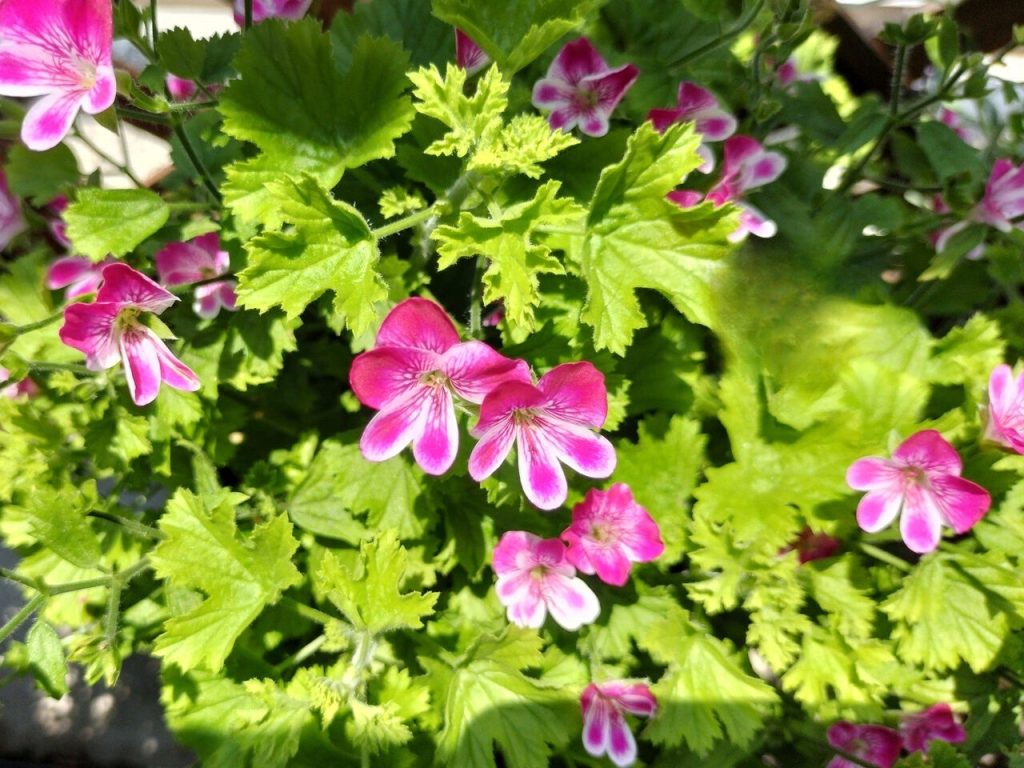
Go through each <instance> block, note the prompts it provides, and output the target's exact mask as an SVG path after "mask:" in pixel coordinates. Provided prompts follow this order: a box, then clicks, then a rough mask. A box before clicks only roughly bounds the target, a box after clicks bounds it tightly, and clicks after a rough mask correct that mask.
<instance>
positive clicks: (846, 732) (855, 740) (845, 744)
mask: <svg viewBox="0 0 1024 768" xmlns="http://www.w3.org/2000/svg"><path fill="white" fill-rule="evenodd" d="M828 743H829V744H831V745H832V746H833V747H835V748H836V749H841V750H843V752H846V753H848V754H851V755H854V756H855V757H857V758H859V759H860V760H862V761H864V762H865V763H870V764H871V765H875V766H877V767H878V768H892V765H893V763H895V762H896V761H897V760H898V759H899V756H900V750H901V749H902V747H903V740H902V739H901V738H900V735H899V733H897V732H896V731H894V730H893V729H892V728H886V727H885V726H883V725H855V724H853V723H849V722H847V721H845V720H840V721H839V722H838V723H834V724H833V725H831V726H830V727H829V729H828ZM826 768H860V765H858V764H857V763H855V762H853V761H852V760H847V759H846V758H845V757H842V756H841V755H836V756H835V757H833V758H832V760H831V761H829V764H828V765H827V766H826Z"/></svg>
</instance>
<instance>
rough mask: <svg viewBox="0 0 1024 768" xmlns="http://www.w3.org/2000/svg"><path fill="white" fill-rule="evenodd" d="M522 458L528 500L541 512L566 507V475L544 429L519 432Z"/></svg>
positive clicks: (521, 475) (522, 480) (524, 428)
mask: <svg viewBox="0 0 1024 768" xmlns="http://www.w3.org/2000/svg"><path fill="white" fill-rule="evenodd" d="M518 456H519V481H520V483H522V486H523V491H524V493H526V498H528V499H529V500H530V501H531V502H533V504H534V505H536V506H537V507H540V508H541V509H555V508H556V507H560V506H561V505H562V504H564V503H565V498H566V496H567V495H568V493H569V489H568V486H567V484H566V482H565V473H564V472H563V471H562V465H561V464H559V463H558V458H557V453H556V451H555V449H554V446H552V445H551V444H549V443H548V441H547V440H546V436H545V434H544V433H543V431H542V430H541V429H539V428H537V427H535V426H534V425H524V426H522V427H521V428H520V429H519V453H518ZM471 461H472V459H471ZM470 474H472V470H471V471H470Z"/></svg>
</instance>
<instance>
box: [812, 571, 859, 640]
mask: <svg viewBox="0 0 1024 768" xmlns="http://www.w3.org/2000/svg"><path fill="white" fill-rule="evenodd" d="M801 572H802V573H804V574H806V575H807V578H808V580H809V581H810V592H811V597H813V598H814V600H815V602H817V603H818V605H820V606H821V607H822V609H823V610H825V611H827V612H828V613H829V614H830V619H831V621H832V622H833V623H834V626H835V628H836V629H837V630H838V631H839V634H840V635H841V636H843V637H869V636H870V635H871V632H872V629H873V627H874V622H875V601H874V600H873V599H872V598H871V597H869V596H868V594H867V585H866V584H865V583H863V582H864V581H865V571H864V568H863V566H862V565H861V564H859V563H858V562H857V561H856V560H854V559H853V558H852V557H850V556H846V557H842V558H839V559H837V560H828V561H816V562H810V563H806V564H805V565H804V566H803V568H802V569H801Z"/></svg>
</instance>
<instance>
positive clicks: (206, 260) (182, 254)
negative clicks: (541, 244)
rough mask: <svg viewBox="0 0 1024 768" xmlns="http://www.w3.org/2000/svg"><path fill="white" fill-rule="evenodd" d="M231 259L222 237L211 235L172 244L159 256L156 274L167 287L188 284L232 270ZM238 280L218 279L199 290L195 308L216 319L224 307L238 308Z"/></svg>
mask: <svg viewBox="0 0 1024 768" xmlns="http://www.w3.org/2000/svg"><path fill="white" fill-rule="evenodd" d="M230 261H231V259H230V257H229V256H228V252H227V251H222V250H220V235H218V234H217V233H216V232H209V233H207V234H205V235H200V236H199V237H196V238H193V239H192V240H189V241H188V242H187V243H170V244H169V245H165V246H164V247H163V248H161V249H160V251H159V252H158V253H157V255H156V273H157V274H158V275H159V276H160V282H161V283H163V284H164V285H166V286H169V287H174V286H176V285H188V284H189V283H196V282H199V281H200V280H209V279H210V278H213V277H219V276H220V275H223V274H224V273H225V272H227V271H228V266H229V263H230ZM235 301H236V296H235V281H234V280H215V281H214V282H212V283H204V284H203V285H200V286H198V287H197V288H196V291H195V302H194V303H193V304H192V309H193V310H195V313H196V314H197V315H199V316H200V317H202V318H205V319H210V318H213V317H216V316H217V314H218V313H219V312H220V310H221V307H223V308H224V309H226V310H229V311H233V310H234V309H235Z"/></svg>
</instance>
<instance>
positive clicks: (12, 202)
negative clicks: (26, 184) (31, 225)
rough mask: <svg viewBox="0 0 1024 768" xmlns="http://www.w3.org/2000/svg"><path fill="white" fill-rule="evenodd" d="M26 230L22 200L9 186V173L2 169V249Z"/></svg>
mask: <svg viewBox="0 0 1024 768" xmlns="http://www.w3.org/2000/svg"><path fill="white" fill-rule="evenodd" d="M24 230H25V219H24V217H22V215H21V202H20V201H19V200H18V198H16V197H15V196H14V195H13V194H11V190H10V187H8V186H7V175H6V174H5V173H4V172H3V171H2V170H0V251H2V250H3V249H4V248H6V247H7V244H8V243H10V242H11V240H13V239H14V238H15V237H17V236H18V235H20V234H21V233H22V232H23V231H24Z"/></svg>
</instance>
